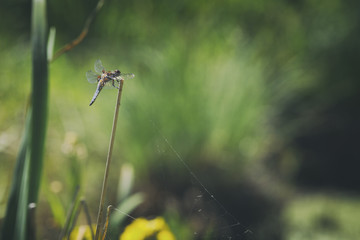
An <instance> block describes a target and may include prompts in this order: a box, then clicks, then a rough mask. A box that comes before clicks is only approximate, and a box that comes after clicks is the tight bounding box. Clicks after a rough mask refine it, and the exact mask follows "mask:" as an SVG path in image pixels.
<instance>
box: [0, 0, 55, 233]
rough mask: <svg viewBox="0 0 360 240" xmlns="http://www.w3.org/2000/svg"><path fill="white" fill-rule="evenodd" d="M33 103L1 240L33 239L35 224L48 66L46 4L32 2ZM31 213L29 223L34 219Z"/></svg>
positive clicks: (44, 124) (45, 114)
mask: <svg viewBox="0 0 360 240" xmlns="http://www.w3.org/2000/svg"><path fill="white" fill-rule="evenodd" d="M32 6H33V8H32V19H31V37H32V67H33V68H32V70H33V71H32V101H31V107H30V110H29V112H28V114H27V118H26V125H25V130H24V135H23V140H22V143H21V148H20V152H19V155H18V158H17V163H16V168H15V172H14V176H13V181H12V186H11V192H10V196H9V201H8V206H7V210H6V216H5V219H4V223H3V229H2V232H1V238H2V239H19V240H22V239H34V238H35V224H33V223H31V224H30V223H29V222H28V221H29V211H30V210H29V208H28V206H29V203H36V202H37V199H38V193H39V188H40V179H41V173H42V166H43V153H44V143H45V134H46V122H47V96H48V65H47V53H46V35H47V27H46V4H45V0H33V5H32ZM34 211H35V210H34V209H32V210H31V216H30V218H31V219H34Z"/></svg>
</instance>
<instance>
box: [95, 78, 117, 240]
mask: <svg viewBox="0 0 360 240" xmlns="http://www.w3.org/2000/svg"><path fill="white" fill-rule="evenodd" d="M123 85H124V80H120V87H119V91H118V96H117V102H116V106H115V113H114V121H113V126H112V131H111V138H110V144H109V151H108V155H107V159H106V167H105V174H104V180H103V185H102V189H101V198H100V204H99V211H98V217H97V223H96V234H95V239H96V240H98V239H100V238H99V237H100V227H101V225H102V215H103V210H104V201H105V194H106V187H107V180H108V176H109V169H110V163H111V155H112V150H113V146H114V139H115V132H116V125H117V120H118V113H119V107H120V100H121V93H122V88H123Z"/></svg>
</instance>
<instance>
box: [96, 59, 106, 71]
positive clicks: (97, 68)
mask: <svg viewBox="0 0 360 240" xmlns="http://www.w3.org/2000/svg"><path fill="white" fill-rule="evenodd" d="M94 67H95V72H98V73H102V72H103V71H105V68H104V67H103V65H102V63H101V60H100V59H98V60H96V61H95V65H94Z"/></svg>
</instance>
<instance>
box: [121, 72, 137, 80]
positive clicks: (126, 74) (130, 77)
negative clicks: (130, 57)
mask: <svg viewBox="0 0 360 240" xmlns="http://www.w3.org/2000/svg"><path fill="white" fill-rule="evenodd" d="M134 77H135V74H133V73H121V74H120V78H121V79H124V80H127V79H132V78H134Z"/></svg>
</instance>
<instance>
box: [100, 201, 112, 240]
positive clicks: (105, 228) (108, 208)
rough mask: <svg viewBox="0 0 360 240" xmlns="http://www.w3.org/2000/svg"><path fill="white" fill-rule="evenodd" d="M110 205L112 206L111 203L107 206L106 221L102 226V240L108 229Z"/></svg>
mask: <svg viewBox="0 0 360 240" xmlns="http://www.w3.org/2000/svg"><path fill="white" fill-rule="evenodd" d="M112 207H113V206H112V205H110V206H108V207H107V212H106V222H105V226H104V231H103V237H102V240H105V237H106V233H107V230H108V227H109V219H110V209H111V208H112Z"/></svg>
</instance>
